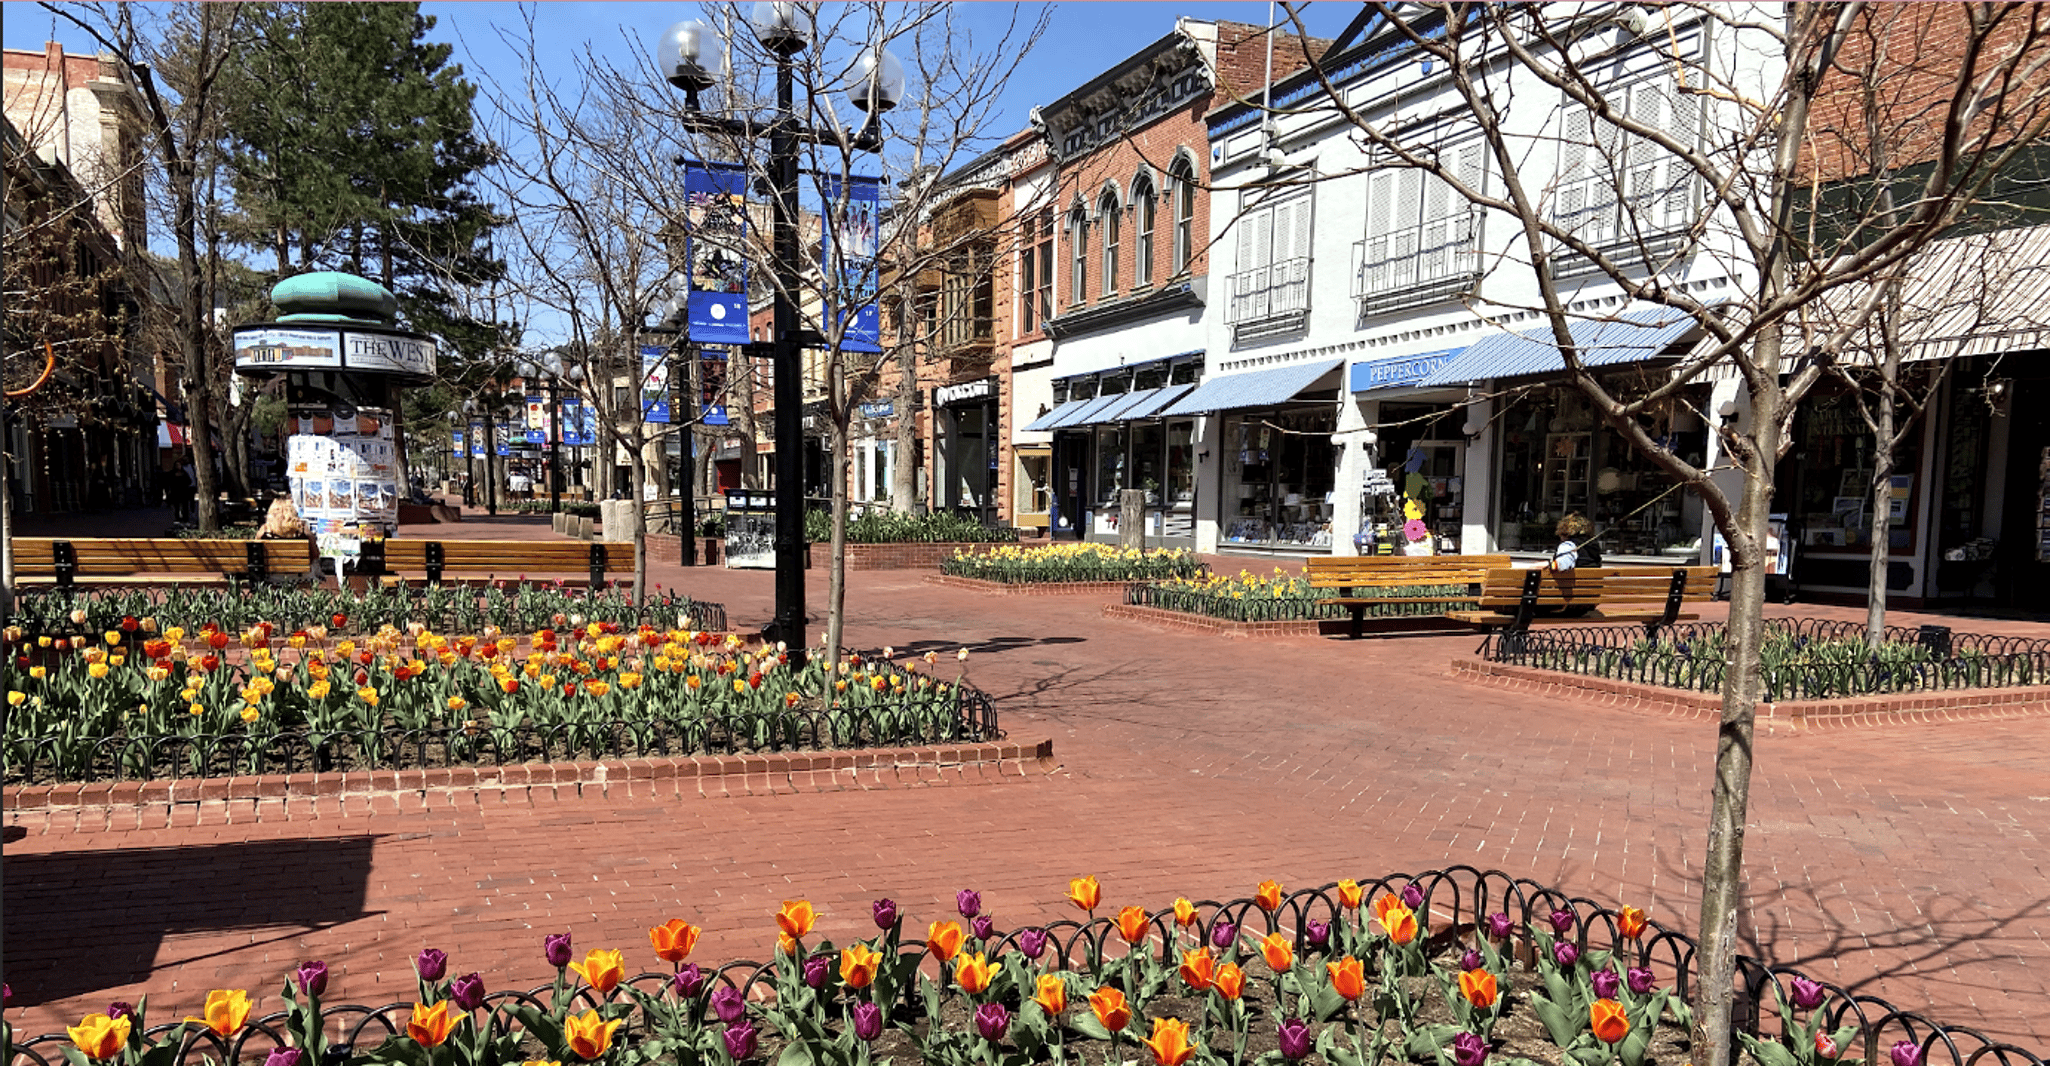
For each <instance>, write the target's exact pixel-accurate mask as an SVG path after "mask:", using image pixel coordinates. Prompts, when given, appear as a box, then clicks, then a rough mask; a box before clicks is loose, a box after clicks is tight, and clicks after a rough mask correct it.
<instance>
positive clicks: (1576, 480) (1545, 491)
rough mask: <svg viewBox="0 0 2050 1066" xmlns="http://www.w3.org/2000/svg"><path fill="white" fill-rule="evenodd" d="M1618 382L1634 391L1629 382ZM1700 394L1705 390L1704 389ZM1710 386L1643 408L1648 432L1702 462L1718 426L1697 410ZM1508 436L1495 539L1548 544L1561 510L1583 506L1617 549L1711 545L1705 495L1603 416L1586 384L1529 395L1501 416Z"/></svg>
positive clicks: (1513, 546)
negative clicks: (1711, 428)
mask: <svg viewBox="0 0 2050 1066" xmlns="http://www.w3.org/2000/svg"><path fill="white" fill-rule="evenodd" d="M1612 388H1615V389H1617V390H1618V391H1619V392H1622V393H1623V394H1624V395H1626V396H1627V394H1628V392H1629V390H1628V388H1627V387H1625V386H1624V385H1623V384H1622V383H1613V384H1612ZM1697 392H1698V393H1699V395H1695V393H1697ZM1706 399H1707V390H1706V387H1705V386H1704V387H1700V388H1698V389H1691V390H1689V391H1688V394H1687V396H1686V397H1685V399H1684V400H1681V401H1675V402H1669V403H1666V404H1663V405H1661V406H1660V407H1659V408H1658V409H1656V410H1653V411H1649V412H1646V413H1645V414H1643V415H1641V416H1640V419H1641V424H1642V425H1643V426H1644V427H1645V432H1646V433H1647V434H1648V435H1649V436H1651V437H1652V439H1653V440H1655V441H1658V442H1660V443H1661V444H1662V445H1663V446H1665V447H1667V448H1669V449H1671V450H1672V451H1673V452H1674V453H1675V454H1677V455H1678V456H1679V457H1680V458H1681V459H1683V460H1684V461H1686V462H1688V463H1691V464H1695V465H1697V466H1698V465H1700V464H1701V462H1702V460H1703V456H1704V454H1705V452H1706V450H1707V446H1708V428H1707V426H1706V424H1705V423H1703V422H1702V420H1701V418H1700V417H1699V416H1698V415H1696V414H1695V413H1694V412H1695V411H1696V410H1698V409H1699V407H1700V405H1701V404H1702V403H1704V402H1706ZM1497 417H1498V422H1497V426H1498V428H1499V430H1500V437H1501V441H1502V451H1501V474H1500V478H1501V481H1500V485H1501V492H1500V493H1499V497H1498V504H1497V510H1496V517H1495V542H1496V544H1497V546H1498V547H1499V548H1500V549H1501V550H1503V551H1547V550H1550V549H1551V548H1552V547H1554V546H1555V545H1556V544H1557V543H1558V539H1559V538H1558V534H1557V525H1558V521H1559V519H1560V518H1562V517H1564V516H1565V515H1567V514H1570V513H1575V512H1578V513H1580V514H1583V515H1586V516H1587V517H1588V518H1589V519H1590V520H1591V521H1593V522H1594V525H1595V529H1596V530H1598V531H1601V538H1602V540H1601V543H1602V547H1603V551H1604V554H1606V555H1608V556H1640V557H1642V556H1667V557H1679V556H1687V555H1691V554H1694V553H1698V552H1699V551H1700V550H1701V501H1700V499H1699V498H1698V497H1696V496H1694V495H1693V494H1692V493H1689V492H1687V491H1686V490H1684V489H1680V488H1675V487H1674V484H1675V483H1674V481H1673V479H1672V477H1671V475H1669V474H1667V473H1666V472H1665V471H1664V470H1663V469H1661V468H1660V467H1659V466H1658V465H1657V464H1656V463H1654V462H1653V461H1652V460H1651V459H1650V458H1649V457H1648V456H1646V455H1644V454H1643V453H1642V452H1640V451H1638V450H1637V448H1635V447H1633V446H1632V445H1631V444H1630V442H1629V441H1627V440H1625V439H1624V438H1623V435H1622V434H1620V433H1617V432H1616V431H1615V430H1613V429H1611V428H1609V427H1608V426H1607V425H1605V424H1603V423H1602V421H1601V419H1600V418H1599V416H1597V415H1596V413H1595V409H1594V406H1593V404H1592V402H1591V401H1589V400H1588V398H1587V397H1586V395H1584V394H1583V393H1581V392H1580V391H1579V390H1578V389H1574V388H1570V387H1557V388H1550V389H1543V390H1538V391H1536V392H1533V393H1529V394H1526V395H1524V396H1523V397H1520V398H1519V399H1517V400H1515V401H1514V402H1512V403H1510V404H1509V405H1507V406H1506V407H1505V408H1504V410H1503V411H1502V413H1501V414H1500V415H1498V416H1497Z"/></svg>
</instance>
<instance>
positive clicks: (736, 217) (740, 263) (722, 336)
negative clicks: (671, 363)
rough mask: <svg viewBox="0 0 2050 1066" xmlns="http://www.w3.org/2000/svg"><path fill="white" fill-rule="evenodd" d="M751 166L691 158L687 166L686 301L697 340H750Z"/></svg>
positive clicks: (692, 334) (692, 337)
mask: <svg viewBox="0 0 2050 1066" xmlns="http://www.w3.org/2000/svg"><path fill="white" fill-rule="evenodd" d="M747 186H748V182H747V170H746V168H745V167H742V166H739V165H737V164H733V163H711V162H703V161H700V160H689V161H686V162H685V163H684V167H683V201H684V232H685V234H686V240H685V243H684V258H685V261H686V262H687V263H688V264H689V271H688V274H687V281H688V284H689V293H688V295H687V296H686V298H685V302H686V308H685V312H686V316H687V317H686V323H687V327H688V329H689V331H690V332H689V333H688V335H687V336H688V337H689V340H690V342H691V343H693V344H746V343H747V342H748V340H749V337H748V335H747V273H748V271H747V259H746V256H745V255H744V254H743V251H742V250H743V249H744V248H745V247H746V246H747V245H746V242H747V222H748V219H747Z"/></svg>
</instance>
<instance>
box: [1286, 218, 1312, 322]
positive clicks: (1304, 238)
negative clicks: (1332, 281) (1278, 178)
mask: <svg viewBox="0 0 2050 1066" xmlns="http://www.w3.org/2000/svg"><path fill="white" fill-rule="evenodd" d="M1310 200H1311V198H1310V197H1309V196H1298V197H1296V201H1295V217H1294V218H1292V219H1290V220H1289V228H1290V229H1291V230H1293V231H1294V237H1293V238H1292V239H1291V240H1290V241H1289V257H1288V266H1287V269H1288V286H1289V304H1288V309H1289V310H1291V311H1294V310H1299V309H1301V308H1304V307H1308V306H1310Z"/></svg>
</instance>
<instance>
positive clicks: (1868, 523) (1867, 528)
mask: <svg viewBox="0 0 2050 1066" xmlns="http://www.w3.org/2000/svg"><path fill="white" fill-rule="evenodd" d="M1794 442H1795V444H1794V449H1795V459H1796V461H1797V463H1798V468H1797V473H1796V482H1795V483H1796V485H1797V486H1798V487H1797V488H1796V490H1795V492H1794V506H1793V508H1792V509H1791V514H1792V516H1793V518H1794V521H1795V522H1796V523H1797V524H1796V527H1795V528H1796V529H1798V530H1799V531H1800V532H1799V534H1798V535H1799V537H1800V540H1801V544H1802V545H1803V546H1805V547H1807V548H1811V549H1815V550H1819V551H1825V552H1826V551H1829V550H1830V549H1840V550H1851V551H1858V552H1864V551H1869V550H1870V547H1871V543H1872V537H1873V536H1874V535H1875V533H1874V530H1876V529H1880V528H1884V529H1885V530H1886V534H1885V535H1886V537H1887V548H1888V549H1889V550H1890V551H1893V552H1899V553H1911V552H1913V551H1914V548H1915V529H1914V523H1913V518H1912V516H1913V515H1914V512H1915V499H1916V497H1917V496H1918V495H1919V493H1917V491H1916V487H1917V486H1916V481H1917V477H1916V474H1917V472H1918V471H1919V470H1920V469H1921V454H1922V448H1921V445H1922V435H1921V434H1920V433H1910V434H1908V435H1907V440H1905V441H1903V442H1902V443H1901V445H1900V446H1899V447H1897V448H1895V449H1894V454H1893V471H1894V472H1893V478H1892V485H1891V486H1890V488H1889V491H1888V495H1887V504H1888V506H1887V511H1888V514H1887V516H1886V517H1885V518H1884V519H1881V520H1880V521H1878V522H1875V521H1874V519H1873V515H1872V472H1873V469H1874V459H1873V437H1872V431H1871V430H1870V429H1869V428H1867V427H1866V425H1865V419H1864V417H1863V416H1861V415H1859V413H1858V404H1857V400H1856V399H1855V398H1853V397H1851V396H1848V395H1844V394H1842V393H1828V394H1822V395H1816V394H1811V395H1810V396H1809V400H1808V404H1807V406H1805V407H1803V408H1802V411H1801V417H1800V419H1799V421H1798V422H1797V423H1796V428H1795V433H1794Z"/></svg>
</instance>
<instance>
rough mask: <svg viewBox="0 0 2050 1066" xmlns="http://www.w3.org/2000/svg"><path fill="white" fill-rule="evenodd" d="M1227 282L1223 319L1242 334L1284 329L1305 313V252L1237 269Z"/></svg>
mask: <svg viewBox="0 0 2050 1066" xmlns="http://www.w3.org/2000/svg"><path fill="white" fill-rule="evenodd" d="M1227 284H1228V289H1227V290H1226V291H1228V292H1229V293H1230V294H1231V300H1230V303H1229V304H1228V305H1227V318H1226V321H1227V322H1229V323H1230V324H1231V326H1232V327H1233V329H1234V330H1235V331H1236V332H1237V333H1238V335H1239V336H1240V337H1242V338H1243V337H1246V336H1252V335H1266V334H1269V333H1283V332H1287V331H1288V330H1291V329H1294V328H1297V327H1299V326H1301V325H1302V324H1303V322H1304V320H1305V319H1307V318H1308V316H1309V313H1310V257H1309V256H1302V257H1300V258H1296V259H1284V260H1282V261H1280V262H1278V263H1271V264H1268V265H1266V266H1261V267H1256V268H1254V269H1252V270H1246V271H1241V272H1239V273H1237V274H1233V275H1232V276H1231V278H1230V280H1229V282H1228V283H1227Z"/></svg>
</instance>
